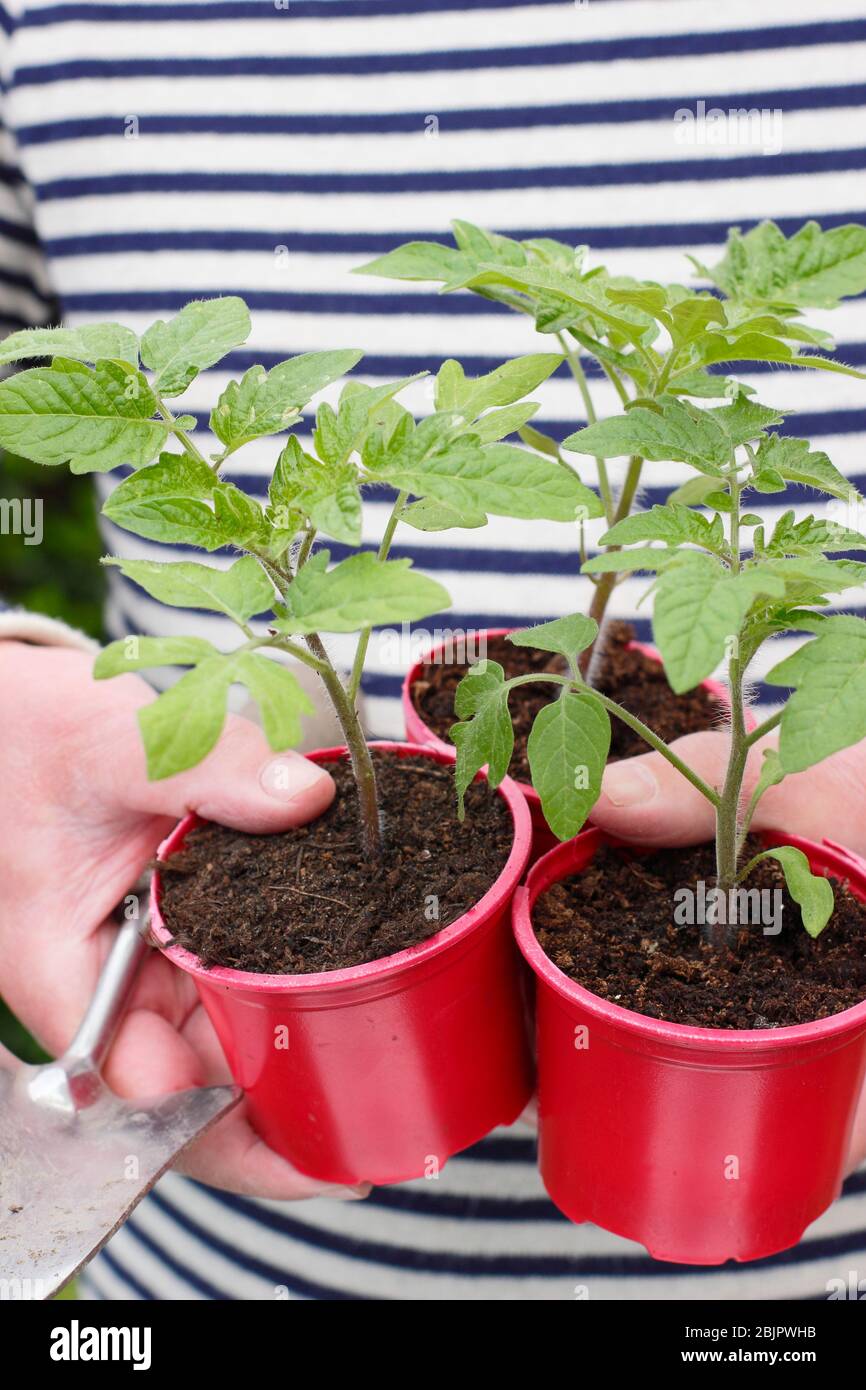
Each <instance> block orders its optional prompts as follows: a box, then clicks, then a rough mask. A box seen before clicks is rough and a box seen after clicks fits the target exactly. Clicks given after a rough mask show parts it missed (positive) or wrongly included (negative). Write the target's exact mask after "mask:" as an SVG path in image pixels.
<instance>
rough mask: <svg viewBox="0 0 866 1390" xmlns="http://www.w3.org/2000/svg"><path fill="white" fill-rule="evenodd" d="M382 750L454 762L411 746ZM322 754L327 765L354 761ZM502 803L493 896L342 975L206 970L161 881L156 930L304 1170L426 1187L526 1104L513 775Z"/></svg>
mask: <svg viewBox="0 0 866 1390" xmlns="http://www.w3.org/2000/svg"><path fill="white" fill-rule="evenodd" d="M374 747H377V748H380V749H385V750H387V751H389V752H393V753H395V754H396V755H397V756H398V757H409V756H419V757H427V758H430V759H431V760H432V761H433V762H436V763H446V762H453V760H454V755H453V754H450V755H449V754H446V753H443V752H441V751H440V750H438V749H435V748H429V747H427V748H419V747H414V746H412V745H410V744H405V743H377V744H375V745H374ZM311 756H312V758H313V759H314V761H316V762H322V761H324V760H325V759H333V758H335V757H345V756H346V753H345V749H336V748H329V749H323V750H320V751H318V752H316V753H313V754H312V755H311ZM499 795H501V797H502V799H503V800H504V802H505V804H506V805H507V807H508V809H509V811H510V813H511V817H512V820H513V823H514V844H513V847H512V850H511V854H510V856H509V858H508V861H507V863H506V865H505V868H504V869H503V871H502V873H501V874H500V876H499V878H498V879H497V880H496V881H495V883H494V884H493V885H492V887H491V888H490V889H489V890H488V892H487V893H485V895H484V897H483V898H481V900H480V901H479V902H478V903H476V904H475V906H474V907H472V908H470V910H469V911H468V912H467V913H465V914H464V915H463V916H462V917H459V918H458V919H457V921H456V922H452V923H451V925H450V926H448V927H445V928H444V929H443V930H442V931H440V932H438V933H437V934H436V935H435V936H433V937H431V938H430V939H429V940H427V941H425V942H422V943H421V944H420V945H418V946H413V947H410V948H409V949H408V950H405V951H400V952H398V953H397V954H396V955H392V956H387V957H385V958H384V959H382V960H377V961H372V962H370V963H367V964H364V965H356V966H352V967H351V968H349V969H346V970H333V971H329V972H324V973H321V974H313V975H257V974H252V973H249V972H247V971H241V970H229V969H222V968H219V969H217V968H214V969H207V968H206V967H205V966H203V965H202V964H201V962H200V961H199V960H198V959H197V957H196V956H194V955H191V954H190V953H189V952H188V951H185V950H182V949H181V948H180V947H178V946H172V945H170V944H169V941H170V937H169V933H168V931H167V930H166V927H165V925H164V923H163V920H162V916H161V914H160V910H159V901H160V891H161V890H160V878H159V873H158V872H157V873H155V874H154V877H153V887H152V889H151V924H152V929H153V932H154V935H155V936H156V938H157V940H158V941H159V943H160V945H161V949H162V950H163V952H164V954H165V955H166V956H167V957H168V958H169V960H171V961H173V962H174V964H175V965H177V966H178V967H179V968H180V969H181V970H183V971H185V972H186V973H187V974H188V975H191V976H192V977H193V979H194V980H195V984H196V988H197V989H198V992H199V995H200V996H201V1000H202V1003H203V1004H204V1007H205V1009H206V1010H207V1012H208V1015H209V1017H210V1020H211V1022H212V1023H213V1026H214V1028H215V1029H216V1033H217V1036H218V1037H219V1040H220V1043H221V1044H222V1048H223V1051H224V1052H225V1055H226V1058H227V1060H228V1064H229V1067H230V1068H231V1072H232V1075H233V1077H234V1079H235V1081H236V1082H237V1083H238V1085H240V1086H242V1087H243V1089H244V1091H245V1092H246V1096H247V1103H248V1106H249V1114H250V1119H251V1120H252V1123H253V1125H254V1126H255V1128H256V1130H257V1131H258V1133H259V1134H261V1136H262V1137H263V1138H264V1139H265V1140H266V1141H267V1142H268V1144H270V1146H271V1148H273V1149H275V1150H276V1151H277V1153H280V1154H282V1155H283V1157H284V1158H287V1159H288V1160H289V1161H290V1162H291V1163H293V1164H294V1165H295V1167H296V1168H298V1169H300V1170H301V1172H303V1173H307V1174H309V1175H311V1176H312V1177H315V1178H318V1179H320V1180H321V1181H324V1182H333V1183H350V1184H356V1183H359V1182H371V1183H375V1184H380V1183H390V1182H403V1181H406V1180H408V1179H409V1178H417V1177H421V1176H423V1175H424V1174H425V1173H429V1172H430V1171H431V1170H432V1169H434V1168H435V1167H436V1166H437V1165H438V1167H441V1166H442V1164H444V1163H445V1161H446V1159H448V1158H449V1157H450V1156H451V1155H452V1154H455V1153H457V1152H458V1151H459V1150H460V1149H464V1148H466V1147H467V1146H468V1145H470V1144H474V1143H475V1142H476V1141H477V1140H478V1139H481V1138H483V1136H484V1135H485V1134H487V1133H488V1132H489V1131H490V1130H491V1129H493V1128H494V1127H495V1126H496V1125H499V1124H511V1123H512V1122H513V1121H514V1120H515V1119H516V1118H517V1116H518V1115H519V1114H520V1112H521V1110H522V1109H523V1108H524V1106H525V1105H526V1103H527V1101H528V1099H529V1097H530V1095H531V1093H532V1062H531V1057H530V1054H529V1047H528V1043H527V1039H526V1028H525V1022H524V1003H523V994H522V986H523V980H522V967H521V962H520V959H519V956H518V954H517V950H516V948H515V946H514V940H513V937H512V934H511V922H510V906H511V896H512V894H513V892H514V889H515V886H516V885H517V883H518V882H519V880H520V879H521V877H522V876H523V873H524V870H525V868H526V864H527V860H528V857H529V850H530V844H531V833H532V831H531V822H530V818H529V811H528V809H527V806H526V802H525V801H524V799H523V796H522V795H521V793H520V791H519V790H518V788H517V787H516V786H515V784H514V783H513V782H511V781H510V780H509V779H507V778H506V780H505V781H504V782H503V783H502V786H501V787H500V788H499ZM197 824H199V821H198V818H197V817H195V816H187V817H186V819H185V820H183V821H181V823H180V824H179V825H178V826H177V827H176V828H175V829H174V830H173V831H172V833H171V835H169V837H168V839H167V840H166V841H165V843H164V844H163V845H162V846H161V847H160V850H159V857H160V858H161V859H167V858H168V857H169V856H170V855H172V854H173V853H175V851H177V850H178V849H180V848H181V846H182V845H183V842H184V839H185V837H186V835H187V834H188V832H189V831H190V830H191V829H192V828H193V827H194V826H195V825H197ZM286 1044H287V1045H286Z"/></svg>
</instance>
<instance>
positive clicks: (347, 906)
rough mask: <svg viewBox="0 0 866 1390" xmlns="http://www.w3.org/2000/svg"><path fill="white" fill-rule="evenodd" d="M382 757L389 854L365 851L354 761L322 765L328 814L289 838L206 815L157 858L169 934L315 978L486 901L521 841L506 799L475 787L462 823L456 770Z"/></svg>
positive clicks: (242, 966) (267, 970) (234, 960)
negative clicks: (329, 796) (329, 797)
mask: <svg viewBox="0 0 866 1390" xmlns="http://www.w3.org/2000/svg"><path fill="white" fill-rule="evenodd" d="M373 759H374V762H375V767H376V778H377V783H378V788H379V798H380V807H381V813H382V822H383V830H384V840H385V845H384V852H383V855H382V857H381V858H380V859H378V860H376V861H372V860H370V859H367V858H365V856H364V855H363V853H362V850H361V843H360V833H359V820H358V803H357V798H356V795H355V787H354V782H353V779H352V773H351V769H350V767H349V764H348V762H347V761H345V760H341V761H338V762H327V763H323V764H322V766H324V767H326V768H327V769H328V771H329V772H330V773H331V775H332V776H333V777H334V779H335V781H336V783H337V793H336V796H335V798H334V800H333V802H332V804H331V806H330V807H329V809H328V810H327V811H326V812H325V813H324V815H322V816H320V817H319V819H318V820H315V821H311V822H310V823H309V824H308V825H303V826H299V827H297V828H296V829H293V830H288V831H286V832H285V833H284V834H279V835H247V834H243V833H242V832H240V831H237V830H229V829H227V828H226V827H225V826H221V825H213V824H206V825H202V826H199V827H198V828H197V829H195V830H194V831H192V832H191V833H190V834H189V835H188V836H187V838H186V841H185V844H184V847H183V849H182V850H181V851H180V852H179V853H177V854H174V855H172V856H171V858H170V859H168V860H166V861H165V862H164V863H161V864H160V874H161V878H162V897H161V909H162V914H163V918H164V920H165V923H166V926H167V928H168V930H169V931H170V932H171V934H172V937H173V942H174V943H175V944H177V945H179V946H183V947H185V948H186V950H188V951H192V952H193V954H195V955H196V956H198V957H199V958H200V959H201V960H202V961H203V962H204V964H205V965H221V966H229V967H231V968H232V969H235V970H249V971H254V972H256V973H262V974H273V975H282V974H286V975H305V974H310V973H312V972H315V971H322V970H340V969H344V968H346V967H347V966H352V965H360V964H362V963H363V962H365V961H372V960H379V959H381V958H382V957H384V956H389V955H393V954H394V953H395V952H396V951H402V950H403V949H405V948H406V947H407V946H414V945H417V944H418V943H419V942H421V941H424V940H426V939H427V938H428V937H430V936H433V935H435V933H436V932H438V931H441V930H442V928H443V927H447V926H448V925H449V924H450V923H452V922H454V921H455V920H456V919H457V918H458V917H459V916H461V914H462V913H464V912H466V911H468V909H469V908H470V907H472V906H473V905H474V904H475V903H477V902H478V900H479V899H480V898H482V897H483V896H484V894H485V893H486V892H487V890H488V889H489V888H490V887H491V885H492V884H493V883H494V881H495V880H496V879H497V878H498V876H499V874H500V873H501V872H502V870H503V868H504V867H505V864H506V861H507V859H508V855H509V853H510V850H511V844H512V837H513V829H512V823H511V817H510V815H509V812H508V809H507V807H506V805H505V803H504V802H503V801H502V798H501V797H499V796H497V795H496V794H495V793H494V792H492V791H491V790H490V788H489V787H488V786H487V784H486V783H475V784H474V785H473V786H471V787H470V788H469V790H468V792H467V796H466V819H465V821H464V822H463V823H462V824H461V823H460V822H459V821H458V820H457V816H456V809H455V793H454V773H453V770H452V768H451V767H450V766H449V767H442V766H437V765H436V764H435V763H433V762H431V761H430V760H429V759H428V758H412V757H406V758H400V757H397V756H395V755H393V754H387V753H382V752H377V751H376V750H375V749H374V750H373ZM437 912H438V915H437Z"/></svg>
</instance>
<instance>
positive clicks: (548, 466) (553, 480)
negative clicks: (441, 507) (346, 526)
mask: <svg viewBox="0 0 866 1390" xmlns="http://www.w3.org/2000/svg"><path fill="white" fill-rule="evenodd" d="M378 476H379V477H380V478H381V480H382V481H383V482H389V483H391V484H392V486H394V487H397V488H400V489H402V490H404V491H406V492H411V493H413V494H414V495H415V496H417V497H432V498H435V500H436V501H438V502H444V503H445V505H446V506H449V507H453V508H454V509H455V510H456V511H458V512H461V513H467V512H468V513H473V512H481V511H484V512H485V514H488V515H493V516H513V517H519V518H525V519H531V520H536V519H537V520H542V519H546V520H549V521H574V520H575V519H578V518H580V517H581V516H583V517H585V518H589V517H595V516H601V515H602V511H603V509H602V505H601V503H600V501H599V499H598V498H597V497H596V496H595V494H594V493H593V492H590V490H589V488H586V487H584V485H583V483H581V482H580V480H579V479H578V478H577V477H576V476H575V474H574V473H572V472H571V470H570V469H568V468H565V467H562V466H560V465H558V464H555V463H548V461H547V460H546V459H542V458H539V457H538V455H536V454H531V453H529V452H528V451H527V450H525V449H520V448H518V447H517V446H516V445H513V444H487V445H480V444H479V443H478V441H477V440H474V439H473V438H472V436H471V435H470V436H467V437H464V438H460V439H457V440H455V441H453V442H451V443H447V442H446V443H445V444H444V445H443V447H442V448H441V449H439V450H438V451H437V452H435V453H432V454H430V455H429V456H428V457H426V458H423V459H421V460H419V461H417V462H416V461H414V460H413V459H412V457H411V455H410V456H408V457H407V456H405V455H403V456H401V455H400V454H398V455H397V456H396V457H392V458H389V459H388V460H387V463H386V464H385V465H383V466H382V467H381V468H380V469H379V470H378Z"/></svg>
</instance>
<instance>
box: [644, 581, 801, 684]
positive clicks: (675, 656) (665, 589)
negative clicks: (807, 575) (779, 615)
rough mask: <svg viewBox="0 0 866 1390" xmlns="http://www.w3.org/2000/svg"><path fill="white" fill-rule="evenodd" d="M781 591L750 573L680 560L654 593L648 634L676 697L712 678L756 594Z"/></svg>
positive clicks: (771, 583)
mask: <svg viewBox="0 0 866 1390" xmlns="http://www.w3.org/2000/svg"><path fill="white" fill-rule="evenodd" d="M774 587H775V588H776V590H777V591H778V590H779V589H780V588H781V589H782V592H784V588H783V586H782V585H781V583H780V582H779V581H777V582H776V584H775V586H774V584H773V582H772V580H771V579H769V578H767V577H763V576H754V575H750V574H749V573H743V574H739V575H734V574H731V573H730V571H728V570H726V569H725V568H724V567H723V566H722V565H720V564H719V562H718V561H717V560H715V559H713V558H712V557H711V556H709V555H702V554H699V553H695V554H686V555H682V556H681V557H680V559H679V561H678V562H677V563H676V564H674V565H671V566H670V567H668V568H667V569H665V570H664V571H663V572H662V574H661V577H660V579H659V581H658V585H657V588H656V599H655V612H654V615H653V633H654V636H655V641H656V645H657V646H658V648H659V650H660V652H661V654H662V658H663V660H664V663H665V674H666V675H667V678H668V681H669V682H670V685H671V689H672V690H674V691H675V692H676V694H678V695H681V694H682V693H683V692H684V691H686V690H692V689H693V688H694V687H695V686H696V685H699V684H700V682H701V681H702V680H705V679H706V678H707V676H709V675H711V674H712V672H713V671H714V670H715V668H716V666H718V664H719V662H720V661H721V660H722V657H723V656H724V655H725V650H726V646H727V644H728V643H729V642H730V641H731V640H733V639H736V638H737V637H738V636H739V632H740V628H741V626H742V623H743V620H744V618H745V616H746V614H747V612H748V611H749V609H750V607H751V606H752V603H753V602H754V600H755V597H756V594H758V593H760V592H762V591H764V592H772V591H773V588H774Z"/></svg>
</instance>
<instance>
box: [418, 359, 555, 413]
mask: <svg viewBox="0 0 866 1390" xmlns="http://www.w3.org/2000/svg"><path fill="white" fill-rule="evenodd" d="M564 361H565V358H564V357H563V355H562V353H561V352H560V353H554V352H535V353H531V354H530V355H529V356H527V357H515V358H513V359H512V360H511V361H509V362H503V363H502V365H501V366H499V367H495V368H494V370H493V371H492V372H488V373H487V375H486V376H480V377H477V378H476V379H475V380H465V381H464V386H463V390H462V391H461V393H460V399H459V400H458V401H457V403H456V409H458V410H459V411H461V413H462V414H464V415H465V416H466V419H467V420H474V419H475V418H476V416H478V415H480V414H481V412H482V411H483V410H489V409H490V407H491V406H505V405H513V404H514V403H515V402H516V401H520V400H522V399H523V397H524V396H525V395H527V393H528V392H529V391H534V390H535V388H536V386H540V385H541V384H542V382H544V381H546V380H547V378H548V377H549V376H552V374H553V373H554V372H555V371H556V369H557V368H558V367H560V366H561V365H562V363H563V362H564ZM437 405H438V403H437Z"/></svg>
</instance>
